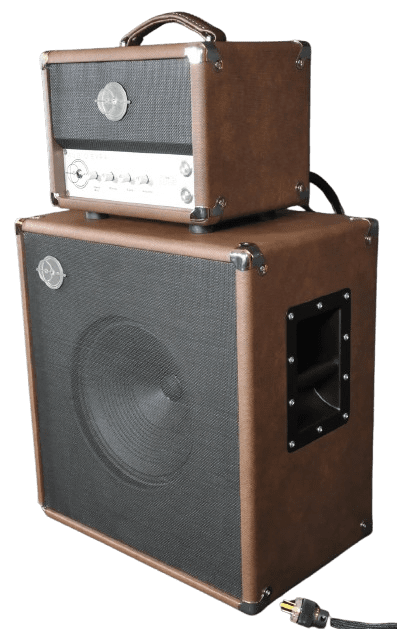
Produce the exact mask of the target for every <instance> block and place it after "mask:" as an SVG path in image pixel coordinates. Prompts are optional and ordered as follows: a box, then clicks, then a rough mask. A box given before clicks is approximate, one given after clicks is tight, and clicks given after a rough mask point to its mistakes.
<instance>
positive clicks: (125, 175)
mask: <svg viewBox="0 0 397 629" xmlns="http://www.w3.org/2000/svg"><path fill="white" fill-rule="evenodd" d="M117 180H118V182H119V183H129V182H130V181H131V175H130V173H123V174H122V175H119V176H118V177H117Z"/></svg>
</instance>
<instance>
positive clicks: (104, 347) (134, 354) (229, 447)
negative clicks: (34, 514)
mask: <svg viewBox="0 0 397 629" xmlns="http://www.w3.org/2000/svg"><path fill="white" fill-rule="evenodd" d="M17 234H18V235H17V241H18V247H19V252H20V258H21V278H22V289H23V290H22V294H23V302H24V313H25V329H26V338H27V354H28V368H29V369H28V370H29V378H30V391H31V401H32V415H33V427H34V436H35V448H36V462H37V477H38V489H39V500H40V503H41V504H42V506H43V509H44V512H45V513H46V514H47V515H48V516H50V517H51V518H54V519H56V520H59V521H61V522H63V523H65V524H67V525H69V526H72V527H74V528H76V529H78V530H79V531H81V532H83V533H86V534H87V535H90V536H91V537H94V538H95V539H98V540H101V541H103V542H105V543H106V544H109V545H110V546H113V547H114V548H116V549H118V550H121V551H123V552H125V553H127V554H129V555H131V556H132V557H134V558H136V559H139V560H141V561H143V562H146V563H147V564H149V565H152V566H155V567H156V568H158V569H160V570H162V571H164V572H166V573H167V574H170V575H172V576H174V577H176V578H178V579H181V580H182V581H185V582H186V583H188V584H190V585H193V586H195V587H196V588H198V589H199V590H202V591H203V592H206V593H208V594H211V595H212V596H214V597H216V598H218V599H219V600H221V601H224V602H226V603H228V604H230V605H232V606H234V607H236V608H239V609H240V610H242V611H244V612H246V613H249V614H254V613H257V612H259V611H261V609H263V608H264V607H266V605H268V604H269V603H270V602H271V601H272V600H274V599H275V598H277V597H278V596H280V595H281V594H282V593H284V592H285V591H286V590H288V589H289V588H290V587H292V586H294V585H295V584H296V583H298V582H299V581H301V580H302V579H304V578H306V577H307V576H309V575H310V574H312V573H313V572H314V571H316V570H317V569H319V568H320V567H322V566H323V565H324V564H326V563H327V562H329V561H330V560H331V559H333V558H334V557H336V556H337V555H339V554H340V553H342V552H343V551H345V550H346V549H347V548H349V547H350V546H351V545H352V544H354V543H356V542H357V541H359V540H360V539H361V538H362V537H363V536H365V535H366V534H368V533H369V532H370V531H371V530H372V508H371V476H372V427H373V367H374V326H375V287H376V259H377V233H376V222H375V221H371V220H368V219H356V220H352V219H349V218H348V217H346V216H341V215H338V216H335V215H325V214H315V213H303V212H299V211H296V212H294V211H281V212H278V213H275V214H273V215H271V216H270V215H269V217H268V219H267V220H265V221H257V222H252V223H250V224H245V225H242V224H240V225H236V226H234V227H231V228H230V229H227V230H219V231H217V232H214V233H212V234H207V235H203V236H201V237H200V238H199V239H197V236H194V235H192V234H188V233H187V230H186V227H185V228H184V227H183V226H181V225H173V224H171V223H168V224H161V223H156V224H151V223H146V222H142V221H139V220H134V219H124V218H118V217H113V218H109V219H106V220H102V221H94V222H93V221H87V220H86V219H85V218H84V215H83V214H82V213H81V212H61V213H55V214H50V215H45V216H41V217H34V218H31V219H25V220H20V221H18V223H17Z"/></svg>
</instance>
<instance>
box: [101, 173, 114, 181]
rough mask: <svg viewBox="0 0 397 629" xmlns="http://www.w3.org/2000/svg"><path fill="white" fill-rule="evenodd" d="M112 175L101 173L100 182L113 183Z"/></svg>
mask: <svg viewBox="0 0 397 629" xmlns="http://www.w3.org/2000/svg"><path fill="white" fill-rule="evenodd" d="M113 179H114V175H113V173H102V175H101V179H100V181H113Z"/></svg>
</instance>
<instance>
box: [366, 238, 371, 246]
mask: <svg viewBox="0 0 397 629" xmlns="http://www.w3.org/2000/svg"><path fill="white" fill-rule="evenodd" d="M365 242H366V243H367V245H370V244H371V243H372V236H365Z"/></svg>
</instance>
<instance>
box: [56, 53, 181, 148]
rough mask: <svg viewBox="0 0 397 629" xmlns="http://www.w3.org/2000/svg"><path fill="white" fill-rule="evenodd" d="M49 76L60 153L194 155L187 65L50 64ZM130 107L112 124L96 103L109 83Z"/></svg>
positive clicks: (171, 61) (166, 61)
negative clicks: (119, 87) (118, 86)
mask: <svg viewBox="0 0 397 629" xmlns="http://www.w3.org/2000/svg"><path fill="white" fill-rule="evenodd" d="M48 68H49V73H50V95H51V96H50V99H51V114H52V126H53V134H54V137H55V139H56V141H57V142H58V144H60V145H61V146H62V147H64V148H80V149H96V150H108V151H136V152H145V153H175V154H181V155H186V154H187V155H189V154H190V155H191V154H192V115H191V94H190V65H189V61H188V59H156V60H152V59H150V60H145V61H106V62H99V63H54V64H50V65H49V66H48ZM112 81H113V82H117V83H120V84H121V85H122V86H123V88H124V89H125V91H126V92H127V98H128V100H130V101H131V104H130V105H128V108H127V113H126V114H125V116H124V118H122V119H121V120H119V121H117V122H114V121H111V120H108V119H107V118H106V116H104V114H102V113H101V112H100V111H99V109H98V106H97V104H96V102H95V99H96V98H97V97H98V93H99V91H100V90H101V89H102V88H104V87H105V85H106V84H107V83H110V82H112Z"/></svg>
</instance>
